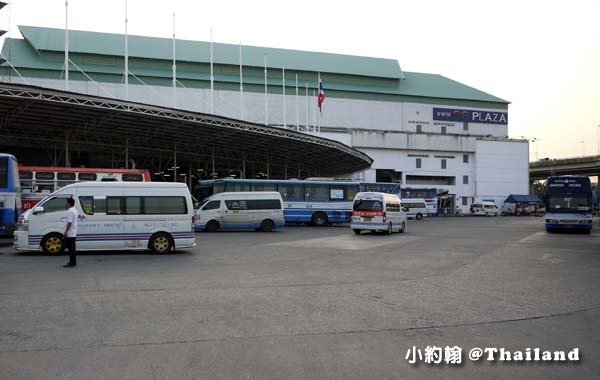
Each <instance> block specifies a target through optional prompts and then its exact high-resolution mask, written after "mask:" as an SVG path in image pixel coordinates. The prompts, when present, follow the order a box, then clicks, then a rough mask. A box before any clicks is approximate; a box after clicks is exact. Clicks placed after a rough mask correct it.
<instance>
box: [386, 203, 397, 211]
mask: <svg viewBox="0 0 600 380" xmlns="http://www.w3.org/2000/svg"><path fill="white" fill-rule="evenodd" d="M386 209H387V211H389V212H400V203H388V204H387V206H386Z"/></svg>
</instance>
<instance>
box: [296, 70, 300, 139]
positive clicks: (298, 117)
mask: <svg viewBox="0 0 600 380" xmlns="http://www.w3.org/2000/svg"><path fill="white" fill-rule="evenodd" d="M296 130H297V131H299V130H300V98H299V97H298V74H296Z"/></svg>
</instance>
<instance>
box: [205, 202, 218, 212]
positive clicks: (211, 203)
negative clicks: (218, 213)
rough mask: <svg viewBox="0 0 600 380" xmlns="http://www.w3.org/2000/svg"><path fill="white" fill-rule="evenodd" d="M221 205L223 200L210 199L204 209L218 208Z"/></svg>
mask: <svg viewBox="0 0 600 380" xmlns="http://www.w3.org/2000/svg"><path fill="white" fill-rule="evenodd" d="M220 207H221V201H210V202H208V203H207V204H206V205H205V206H204V207H202V210H218V209H219V208H220Z"/></svg>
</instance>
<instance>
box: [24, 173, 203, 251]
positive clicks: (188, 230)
mask: <svg viewBox="0 0 600 380" xmlns="http://www.w3.org/2000/svg"><path fill="white" fill-rule="evenodd" d="M66 198H73V199H74V200H75V208H76V209H77V212H78V213H79V223H78V231H77V250H78V251H93V250H123V249H128V250H144V249H150V250H152V251H153V252H156V253H163V252H168V251H171V250H174V249H175V248H177V249H180V248H188V247H194V246H195V245H196V240H195V235H194V208H193V204H192V197H191V195H190V192H189V191H188V188H187V186H186V185H185V184H183V183H165V182H145V183H139V182H138V183H134V182H80V183H76V184H73V185H68V186H65V187H63V188H61V189H59V190H57V191H55V192H54V193H52V194H50V195H49V196H47V197H46V198H44V199H43V200H41V201H40V202H39V203H38V204H37V205H36V206H35V207H34V208H32V209H29V210H27V211H25V212H24V213H23V214H22V215H21V217H20V218H19V223H18V226H17V231H15V234H14V247H15V248H16V249H19V250H39V249H40V248H41V250H42V251H43V252H45V253H49V254H58V253H61V252H62V251H63V249H64V244H63V240H62V233H63V232H64V215H65V211H66V210H65V202H66Z"/></svg>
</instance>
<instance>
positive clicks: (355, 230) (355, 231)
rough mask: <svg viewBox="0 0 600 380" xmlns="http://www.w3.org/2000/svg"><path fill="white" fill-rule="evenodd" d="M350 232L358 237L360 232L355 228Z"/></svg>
mask: <svg viewBox="0 0 600 380" xmlns="http://www.w3.org/2000/svg"><path fill="white" fill-rule="evenodd" d="M352 231H354V233H355V234H357V235H360V230H359V229H358V228H355V229H353V230H352Z"/></svg>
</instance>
